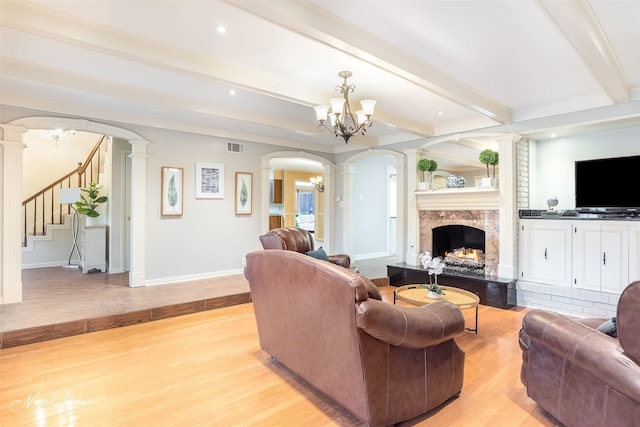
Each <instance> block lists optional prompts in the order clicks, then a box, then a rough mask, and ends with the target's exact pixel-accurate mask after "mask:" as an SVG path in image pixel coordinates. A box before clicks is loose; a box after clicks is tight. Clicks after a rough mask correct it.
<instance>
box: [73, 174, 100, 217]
mask: <svg viewBox="0 0 640 427" xmlns="http://www.w3.org/2000/svg"><path fill="white" fill-rule="evenodd" d="M101 188H102V186H100V187H98V184H96V183H95V182H91V183H89V188H81V189H80V191H81V192H82V193H84V194H80V200H79V201H77V202H76V203H75V205H76V210H77V212H78V213H79V214H80V215H86V216H88V217H91V218H96V217H98V216H100V213H99V212H98V211H96V208H97V207H98V205H99V204H101V203H105V202H106V201H107V196H100V189H101ZM85 195H86V196H85Z"/></svg>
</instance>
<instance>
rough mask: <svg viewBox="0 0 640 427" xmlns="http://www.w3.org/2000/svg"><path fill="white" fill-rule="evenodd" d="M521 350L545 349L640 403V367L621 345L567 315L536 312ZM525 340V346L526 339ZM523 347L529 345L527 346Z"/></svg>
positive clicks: (528, 322)
mask: <svg viewBox="0 0 640 427" xmlns="http://www.w3.org/2000/svg"><path fill="white" fill-rule="evenodd" d="M522 329H523V331H522V332H521V334H520V339H521V347H522V348H523V350H525V348H526V350H527V351H528V350H529V349H530V348H531V345H532V343H527V342H526V338H527V337H528V339H529V340H530V341H531V342H535V343H538V345H541V346H544V347H545V348H547V349H548V350H549V351H551V352H552V353H554V354H556V355H557V356H559V357H561V358H563V359H566V360H567V361H569V362H570V363H573V364H575V365H576V366H578V367H579V368H581V369H583V370H585V371H587V372H589V373H590V374H591V375H593V376H594V377H596V378H598V379H599V380H600V381H602V382H604V383H605V384H609V385H610V386H611V387H613V388H615V389H616V390H618V391H620V392H622V393H624V394H626V395H627V396H629V397H630V398H632V399H633V400H635V401H636V402H640V381H638V378H640V365H638V364H637V363H636V362H635V361H634V360H633V359H632V358H630V357H629V356H627V355H626V354H625V353H624V351H623V349H622V347H621V346H620V343H619V341H618V340H617V339H616V338H612V337H610V336H608V335H606V334H604V333H602V332H598V331H596V330H595V329H593V328H591V327H589V326H587V325H585V324H584V323H582V322H577V321H575V320H574V319H571V318H570V317H567V316H565V315H562V314H559V313H555V312H550V311H545V310H532V311H530V312H528V313H527V314H526V315H525V316H524V318H523V319H522ZM523 338H525V342H522V339H523ZM523 344H525V345H524V346H523Z"/></svg>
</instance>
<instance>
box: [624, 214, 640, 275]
mask: <svg viewBox="0 0 640 427" xmlns="http://www.w3.org/2000/svg"><path fill="white" fill-rule="evenodd" d="M634 280H640V225H631V226H629V277H628V278H627V281H628V282H633V281H634Z"/></svg>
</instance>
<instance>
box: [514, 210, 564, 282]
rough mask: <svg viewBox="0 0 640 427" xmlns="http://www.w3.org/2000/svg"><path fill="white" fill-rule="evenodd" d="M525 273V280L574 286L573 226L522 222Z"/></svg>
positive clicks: (546, 221) (560, 222)
mask: <svg viewBox="0 0 640 427" xmlns="http://www.w3.org/2000/svg"><path fill="white" fill-rule="evenodd" d="M521 230H522V232H523V236H522V239H523V242H522V243H523V245H522V261H523V262H522V263H521V265H522V272H521V277H522V278H523V279H525V280H531V281H534V282H539V283H545V284H549V285H559V286H571V259H570V253H571V252H570V250H571V224H570V223H568V222H564V221H548V220H542V221H526V222H524V221H523V224H522V228H521Z"/></svg>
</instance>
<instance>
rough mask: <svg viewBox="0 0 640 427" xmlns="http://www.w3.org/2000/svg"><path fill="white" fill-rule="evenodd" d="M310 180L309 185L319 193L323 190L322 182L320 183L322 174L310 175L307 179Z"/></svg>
mask: <svg viewBox="0 0 640 427" xmlns="http://www.w3.org/2000/svg"><path fill="white" fill-rule="evenodd" d="M309 181H311V187H312V188H313V189H314V190H316V191H317V192H319V193H323V192H324V184H323V183H322V176H318V177H312V178H311V179H309Z"/></svg>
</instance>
